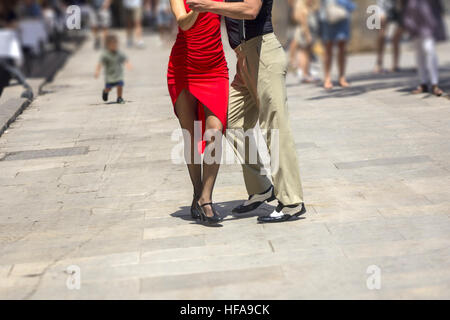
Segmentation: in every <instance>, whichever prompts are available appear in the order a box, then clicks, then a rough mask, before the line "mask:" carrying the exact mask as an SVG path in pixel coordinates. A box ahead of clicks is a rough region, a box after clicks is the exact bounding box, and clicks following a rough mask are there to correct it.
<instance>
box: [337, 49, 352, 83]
mask: <svg viewBox="0 0 450 320" xmlns="http://www.w3.org/2000/svg"><path fill="white" fill-rule="evenodd" d="M338 48H339V54H338V64H339V66H338V67H339V85H340V86H341V87H344V88H345V87H348V86H350V84H349V83H348V82H347V80H346V79H345V68H346V64H347V41H345V40H342V41H339V42H338Z"/></svg>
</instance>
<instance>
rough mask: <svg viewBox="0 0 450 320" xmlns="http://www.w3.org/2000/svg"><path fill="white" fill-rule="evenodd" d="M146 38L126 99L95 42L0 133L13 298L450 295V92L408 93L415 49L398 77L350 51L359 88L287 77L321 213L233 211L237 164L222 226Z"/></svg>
mask: <svg viewBox="0 0 450 320" xmlns="http://www.w3.org/2000/svg"><path fill="white" fill-rule="evenodd" d="M122 42H124V41H122ZM146 43H147V49H146V50H138V49H133V50H126V53H127V54H128V56H129V57H130V60H131V62H132V64H133V65H134V70H133V71H131V72H128V73H127V74H126V88H125V95H124V97H125V100H126V104H124V105H118V104H115V103H107V104H105V103H103V102H102V100H101V90H102V81H101V80H96V79H94V77H93V73H94V68H95V64H96V63H97V60H98V57H99V53H98V52H95V51H94V50H93V49H92V48H93V45H92V42H91V41H88V42H86V43H85V45H84V46H83V47H82V49H81V50H80V51H79V52H78V53H76V54H75V55H74V56H73V57H72V58H71V59H70V60H69V62H68V63H67V65H66V66H65V67H64V69H63V70H62V71H61V72H60V73H59V74H58V75H57V77H56V79H55V81H54V82H53V83H52V84H50V85H47V86H46V87H45V88H44V90H45V92H46V93H45V94H44V95H42V96H39V97H38V98H37V99H36V100H35V101H34V102H33V104H32V105H31V106H30V107H29V108H28V109H27V110H26V111H25V112H24V113H23V114H22V115H21V116H20V117H19V118H18V119H17V121H16V122H15V123H13V124H12V126H11V127H10V128H9V130H8V131H7V133H5V134H4V135H3V136H2V137H0V158H3V160H1V161H0V172H1V175H0V298H3V299H4V298H17V299H23V298H30V299H41V298H51V299H92V298H119V299H124V298H143V299H154V298H156V299H163V298H176V299H178V298H182V299H225V298H227V299H230V298H231V299H242V298H247V299H259V298H261V299H262V298H268V299H270V298H275V299H282V298H285V299H298V298H308V299H309V298H344V299H348V298H362V299H381V298H447V299H448V298H450V187H449V186H450V126H449V119H450V101H449V100H447V99H445V98H440V99H439V98H435V97H432V96H428V95H422V96H412V95H410V94H409V93H408V90H409V89H411V88H413V87H414V86H415V85H416V82H415V73H414V70H413V69H412V66H413V61H414V59H413V54H412V52H411V51H410V50H411V49H410V47H409V45H405V46H404V51H405V55H404V58H403V60H402V62H403V68H404V71H403V72H401V73H397V74H386V75H380V76H374V75H372V74H371V72H370V71H371V70H372V68H373V66H374V57H373V55H358V56H353V57H352V58H351V59H350V61H349V70H350V72H349V73H350V75H349V80H350V81H351V82H352V87H351V88H349V89H338V88H337V89H334V90H333V91H331V92H326V91H324V90H322V89H321V87H320V86H317V85H300V86H299V85H297V83H296V82H295V78H294V77H293V76H292V75H289V76H288V95H289V104H290V115H291V125H292V129H293V132H294V134H295V139H296V147H297V153H298V156H299V160H300V168H301V173H302V182H303V185H304V191H305V201H306V204H307V209H308V213H307V214H306V215H305V216H304V217H305V218H303V219H300V220H297V221H292V222H288V223H284V224H275V225H261V224H257V223H256V216H257V215H260V214H264V213H267V212H268V211H269V210H271V209H272V207H270V206H268V205H266V206H264V207H263V208H261V209H259V210H257V211H255V212H254V213H253V214H250V215H246V216H243V217H232V216H231V215H230V212H231V209H232V208H233V207H234V206H235V205H237V204H239V203H240V202H241V201H242V200H243V199H245V198H246V197H247V195H246V192H245V188H244V183H243V179H242V173H241V169H240V166H239V165H237V164H235V165H224V166H222V168H221V171H220V174H219V177H218V181H217V187H216V191H215V198H214V200H215V202H217V203H218V210H219V211H220V212H221V213H222V214H223V215H224V216H226V218H225V220H224V222H223V223H222V226H221V227H217V228H208V227H204V226H202V225H199V224H196V223H195V222H194V221H192V220H191V219H190V216H189V208H188V207H189V206H190V203H191V200H192V199H191V197H192V190H191V187H190V182H189V178H188V174H187V170H186V168H185V167H184V166H183V165H179V164H173V163H172V161H171V152H172V149H173V147H174V146H175V145H176V143H177V142H174V141H172V140H171V135H172V132H173V130H174V129H176V128H178V122H177V120H176V118H175V117H174V114H173V111H172V107H171V104H170V98H169V96H168V92H167V87H166V78H165V70H166V65H167V61H168V56H169V49H170V47H168V46H167V47H166V46H162V45H161V42H160V41H159V39H158V37H157V36H154V35H150V36H147V38H146ZM449 49H450V45H449V44H445V45H443V46H440V47H439V53H440V58H441V66H442V74H441V76H442V78H443V81H444V83H443V85H444V87H446V88H447V89H449V88H450V56H449V55H448V52H449ZM231 53H232V52H231V51H230V50H227V55H228V58H229V60H228V61H229V65H230V69H231V71H230V72H231V73H232V74H234V66H233V64H234V61H235V60H234V58H233V56H232V55H231ZM386 62H387V63H389V58H388V57H387V58H386ZM110 97H111V101H114V100H115V93H112V94H111V95H110ZM78 285H80V286H79V289H78Z"/></svg>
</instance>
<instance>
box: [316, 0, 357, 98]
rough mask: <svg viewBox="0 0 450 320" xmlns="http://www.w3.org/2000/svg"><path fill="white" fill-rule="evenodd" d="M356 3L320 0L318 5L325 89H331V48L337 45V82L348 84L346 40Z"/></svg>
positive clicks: (339, 0) (348, 0)
mask: <svg viewBox="0 0 450 320" xmlns="http://www.w3.org/2000/svg"><path fill="white" fill-rule="evenodd" d="M355 8H356V5H355V4H354V3H353V1H351V0H322V2H321V7H320V19H321V23H320V33H321V39H322V41H323V43H324V45H325V58H324V82H323V86H324V88H325V89H327V90H328V89H332V88H333V82H332V80H331V67H332V64H333V49H334V46H335V45H337V47H338V71H339V80H338V83H339V85H340V86H341V87H343V88H345V87H348V86H349V85H350V84H349V83H348V82H347V79H346V77H345V68H346V60H347V42H348V41H349V40H350V24H351V23H350V18H351V17H350V15H351V12H353V10H355Z"/></svg>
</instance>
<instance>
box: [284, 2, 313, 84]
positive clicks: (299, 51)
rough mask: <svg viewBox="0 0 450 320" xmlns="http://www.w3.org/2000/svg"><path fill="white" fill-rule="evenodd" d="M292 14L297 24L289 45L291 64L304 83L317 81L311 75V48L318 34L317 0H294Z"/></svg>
mask: <svg viewBox="0 0 450 320" xmlns="http://www.w3.org/2000/svg"><path fill="white" fill-rule="evenodd" d="M292 2H293V15H294V21H295V23H296V24H297V27H296V29H295V34H294V38H293V39H292V42H291V45H290V57H291V66H292V67H293V69H294V72H296V75H297V77H298V79H299V80H300V81H302V82H305V83H311V82H315V81H317V79H315V78H314V77H313V76H312V75H311V57H312V56H313V52H312V48H313V46H314V44H315V43H316V40H317V38H318V36H319V18H318V9H319V0H294V1H292Z"/></svg>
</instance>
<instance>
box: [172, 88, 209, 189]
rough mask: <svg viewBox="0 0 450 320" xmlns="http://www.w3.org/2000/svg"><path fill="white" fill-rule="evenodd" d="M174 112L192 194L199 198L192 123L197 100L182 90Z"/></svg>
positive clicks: (200, 178)
mask: <svg viewBox="0 0 450 320" xmlns="http://www.w3.org/2000/svg"><path fill="white" fill-rule="evenodd" d="M175 110H176V112H177V115H178V120H179V121H180V126H181V128H182V129H184V133H183V138H184V146H185V148H184V157H185V160H186V163H187V167H188V171H189V176H190V178H191V182H192V186H193V188H194V194H195V195H196V196H199V195H200V194H201V192H202V171H201V170H202V167H201V166H202V165H201V163H200V161H198V160H197V161H196V159H199V156H198V148H197V142H196V141H195V139H194V122H195V121H196V118H197V117H196V110H197V99H195V97H194V96H193V95H192V94H190V93H189V92H188V91H186V90H183V91H182V92H181V93H180V95H179V96H178V99H177V102H176V104H175ZM189 146H190V148H189ZM196 153H197V157H196ZM196 162H197V163H196Z"/></svg>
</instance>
